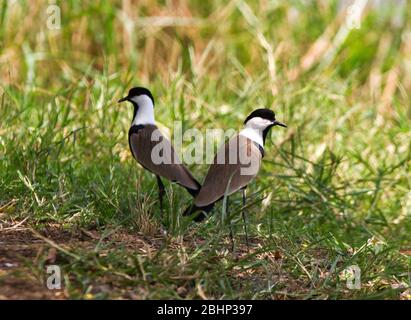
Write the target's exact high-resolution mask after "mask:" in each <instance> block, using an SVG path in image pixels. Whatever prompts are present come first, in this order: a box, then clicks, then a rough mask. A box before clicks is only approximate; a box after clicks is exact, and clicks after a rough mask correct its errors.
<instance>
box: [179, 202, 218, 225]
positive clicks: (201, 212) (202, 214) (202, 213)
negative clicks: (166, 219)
mask: <svg viewBox="0 0 411 320" xmlns="http://www.w3.org/2000/svg"><path fill="white" fill-rule="evenodd" d="M213 207H214V203H211V204H209V205H206V206H204V207H198V206H196V205H195V204H192V205H191V206H189V207H188V208H187V209H186V210H185V211H184V213H183V216H194V215H195V216H194V218H193V220H194V221H195V222H201V221H203V220H204V219H205V218H207V217H208V216H209V215H208V214H209V213H210V211H211V210H212V209H213Z"/></svg>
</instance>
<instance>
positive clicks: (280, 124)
mask: <svg viewBox="0 0 411 320" xmlns="http://www.w3.org/2000/svg"><path fill="white" fill-rule="evenodd" d="M273 126H280V127H284V128H287V125H286V124H284V123H282V122H280V121H277V120H274V122H273Z"/></svg>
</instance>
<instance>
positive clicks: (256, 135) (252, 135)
mask: <svg viewBox="0 0 411 320" xmlns="http://www.w3.org/2000/svg"><path fill="white" fill-rule="evenodd" d="M240 135H242V136H244V137H247V138H248V139H250V140H251V141H254V142H256V143H258V144H259V145H260V146H261V147H264V141H263V130H261V129H259V128H253V127H252V126H247V125H246V126H245V128H244V129H242V130H241V131H240Z"/></svg>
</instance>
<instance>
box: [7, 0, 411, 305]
mask: <svg viewBox="0 0 411 320" xmlns="http://www.w3.org/2000/svg"><path fill="white" fill-rule="evenodd" d="M57 3H58V4H59V5H60V6H61V9H62V29H61V30H59V31H51V30H48V29H47V28H46V23H45V19H46V17H45V10H46V7H47V2H46V1H39V5H38V6H32V5H30V4H29V2H28V1H19V2H17V3H15V4H11V3H10V2H9V1H7V0H5V1H2V2H1V4H0V8H2V9H1V10H2V12H1V14H0V24H1V25H0V42H1V45H0V76H1V85H0V115H1V121H0V233H2V232H6V231H4V230H3V228H9V227H12V226H13V225H15V224H17V223H19V222H21V221H23V220H24V219H26V220H24V223H23V224H22V225H21V226H22V227H24V228H28V229H34V230H37V231H38V232H40V233H43V232H44V230H47V228H50V226H52V227H53V228H58V230H62V232H63V231H64V232H69V233H70V234H74V235H76V234H78V233H79V232H83V231H84V230H85V232H88V231H89V232H94V234H95V235H96V237H95V239H94V238H91V239H89V240H88V242H87V243H88V245H87V246H85V247H84V246H82V245H76V243H75V242H74V243H72V242H69V241H68V240H67V239H66V240H67V243H66V246H64V244H65V243H64V241H63V242H61V243H60V242H59V244H60V245H63V247H64V248H66V249H67V250H63V251H61V250H60V249H58V259H57V264H59V265H60V266H61V267H62V269H63V275H64V277H65V278H64V285H65V291H64V296H65V297H67V298H80V299H81V298H120V297H124V298H140V299H141V298H155V299H157V298H166V299H173V298H177V299H180V298H196V299H198V298H216V299H228V298H231V299H245V298H248V299H272V298H278V299H294V298H300V299H326V298H328V299H354V298H355V299H367V298H375V299H398V298H404V297H407V291H406V290H407V288H409V287H410V286H411V275H410V267H411V259H410V256H409V253H408V255H407V254H406V253H404V252H406V250H409V249H410V248H411V243H410V241H411V233H410V230H411V219H410V214H411V211H410V210H411V203H410V201H411V191H410V185H411V170H410V160H411V148H410V147H411V143H410V141H411V134H410V132H411V130H410V129H411V127H410V118H411V112H410V110H411V109H410V97H409V92H410V89H411V79H410V77H409V70H408V69H409V62H410V61H409V56H410V53H411V52H410V46H409V37H410V32H411V28H410V21H411V19H409V12H410V4H408V3H407V4H406V5H405V6H404V7H403V8H400V9H399V10H397V11H395V8H394V7H390V6H389V5H388V6H387V8H378V7H369V8H368V9H367V10H366V12H365V13H364V16H363V19H362V25H361V28H360V29H358V30H356V29H355V30H352V31H351V32H350V33H349V34H348V36H347V38H346V39H345V40H344V41H343V42H342V43H341V44H337V46H336V47H332V45H331V42H332V41H333V39H334V37H335V35H336V33H337V32H338V30H339V28H340V27H341V26H342V25H343V20H342V19H341V18H338V17H341V16H338V12H337V11H338V3H337V2H336V1H329V2H321V5H319V2H316V1H312V2H310V1H308V2H304V3H302V2H298V1H297V2H294V1H290V2H288V3H286V2H284V3H283V2H266V1H257V2H252V3H248V4H247V3H246V2H243V1H232V2H229V3H225V2H223V1H219V0H215V1H212V2H211V3H210V4H209V5H205V2H203V1H180V2H176V3H179V4H175V5H172V4H171V3H172V2H170V3H169V2H165V3H166V4H159V3H156V2H154V1H145V2H143V3H142V4H133V5H130V7H122V4H121V3H122V2H121V1H113V2H112V3H109V2H106V1H101V2H100V1H97V2H96V1H85V2H81V3H80V2H76V1H57ZM124 3H127V2H124ZM296 10H298V11H296ZM125 15H127V16H128V18H126V17H125ZM166 16H174V17H179V18H177V19H174V20H167V19H166V18H165V17H166ZM144 17H145V18H147V17H157V18H152V19H151V20H147V19H146V20H144ZM401 17H402V19H401ZM127 21H134V25H133V24H132V23H131V22H127ZM398 21H399V22H398ZM130 23H131V24H130ZM127 28H129V29H127ZM326 29H327V30H329V31H328V33H324V32H325V30H326ZM322 35H323V37H324V38H323V40H324V41H325V42H326V43H327V45H326V46H325V47H326V48H327V50H330V51H334V52H335V55H333V56H332V58H331V60H327V58H326V57H327V52H329V51H327V50H325V51H322V50H320V49H317V50H313V51H310V48H312V45H313V44H314V43H315V42H316V41H317V40H318V39H319V38H320V37H321V36H322ZM407 39H408V40H407ZM307 55H309V56H310V57H312V58H313V62H312V63H311V64H310V65H309V66H308V67H302V65H303V61H304V59H307ZM407 59H408V60H407ZM407 63H408V65H407ZM407 68H408V69H407ZM407 70H408V71H407ZM292 74H296V76H292ZM394 75H397V77H396V79H393V77H394ZM393 83H394V85H393ZM132 85H143V86H146V87H148V88H150V89H151V91H152V92H153V94H154V97H155V98H156V108H155V111H156V120H157V121H158V123H159V125H160V126H161V128H162V129H163V130H165V127H168V128H169V129H170V130H171V132H172V130H173V128H172V127H171V124H173V121H175V120H179V121H182V122H183V127H184V129H187V128H191V127H195V128H197V129H199V130H200V131H201V132H202V133H205V131H206V129H207V128H223V129H229V128H234V129H239V128H240V127H241V125H242V121H243V119H244V118H245V117H246V116H247V115H248V114H249V113H250V111H252V110H253V109H255V108H257V107H261V106H265V107H269V108H271V109H273V110H274V111H275V112H276V115H277V118H278V119H279V120H280V121H284V122H285V123H287V124H288V129H287V130H283V129H282V128H279V129H275V130H273V132H272V134H271V137H270V138H269V139H268V140H269V141H268V143H267V145H266V156H265V158H264V162H263V166H262V169H261V171H260V173H259V176H258V178H257V179H256V181H255V182H254V183H253V184H251V185H250V186H249V191H248V192H249V195H250V198H249V202H248V209H247V210H248V213H249V214H248V220H249V225H248V227H249V233H250V236H251V240H252V241H251V242H252V246H253V249H252V250H251V251H250V253H247V251H246V250H245V244H244V241H245V240H244V239H245V238H244V233H243V225H242V219H241V215H240V214H239V212H240V211H241V196H240V194H238V195H235V196H232V197H230V213H231V215H232V216H233V221H232V223H233V225H234V229H235V234H236V245H237V255H234V256H233V255H232V254H231V252H230V251H229V249H230V243H229V238H228V226H227V224H225V223H223V224H222V223H221V214H222V212H223V210H224V209H223V208H222V205H221V204H220V205H219V206H217V208H216V210H215V214H214V216H213V217H212V218H210V219H209V220H208V221H206V222H205V223H203V224H200V225H194V224H192V223H190V221H187V220H186V219H183V218H182V217H181V213H182V211H183V210H184V208H185V207H186V206H187V205H188V204H189V202H190V197H189V196H188V195H187V194H186V192H185V191H184V190H183V189H181V188H180V187H178V186H175V185H170V184H167V201H166V210H165V212H164V213H160V212H159V206H158V203H157V193H156V192H157V190H156V184H155V179H154V178H153V176H152V175H150V174H149V173H147V172H145V171H144V170H142V168H141V167H139V166H138V165H137V164H136V163H135V161H134V160H133V159H132V157H131V155H130V152H129V150H128V141H127V131H128V126H129V123H130V121H131V119H130V117H131V115H132V110H131V107H130V106H126V105H118V104H117V103H116V101H117V100H118V99H119V98H120V97H122V96H123V95H124V94H125V92H126V91H127V90H128V89H129V88H130V87H131V86H132ZM188 144H189V142H187V141H186V142H185V143H184V146H187V145H188ZM190 169H191V170H192V172H194V175H195V176H196V177H197V178H198V179H199V180H200V181H202V179H203V177H204V175H205V173H206V171H207V165H196V166H191V167H190ZM79 230H83V231H79ZM87 230H88V231H87ZM16 232H18V231H16ZM74 238H75V237H74ZM74 238H73V239H74ZM56 242H58V241H57V240H56ZM55 245H56V243H54V242H52V243H50V242H48V243H46V244H45V246H46V247H47V248H48V247H50V246H51V247H52V246H55ZM59 248H60V247H59ZM408 252H409V251H408ZM24 261H25V267H27V268H28V270H30V273H31V274H33V275H34V278H35V279H37V281H38V282H40V281H42V280H44V278H45V276H46V275H45V271H44V270H45V264H47V263H48V262H47V252H46V251H45V252H42V253H40V256H39V257H38V258H36V259H31V258H25V260H24ZM351 265H358V266H359V267H360V269H361V272H362V276H361V284H362V288H361V289H360V290H348V289H347V287H346V281H345V280H344V278H343V277H342V272H343V271H344V270H345V269H346V268H347V267H349V266H351ZM0 271H1V270H0ZM9 276H10V274H8V273H1V272H0V287H1V284H2V281H3V282H4V281H5V280H6V278H7V277H9ZM0 290H1V289H0ZM408 297H409V291H408Z"/></svg>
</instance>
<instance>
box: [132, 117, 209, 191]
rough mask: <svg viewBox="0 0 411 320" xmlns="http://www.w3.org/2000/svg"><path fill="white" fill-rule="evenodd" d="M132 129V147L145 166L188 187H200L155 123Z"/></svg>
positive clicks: (137, 158)
mask: <svg viewBox="0 0 411 320" xmlns="http://www.w3.org/2000/svg"><path fill="white" fill-rule="evenodd" d="M132 129H133V127H132V128H131V129H130V132H129V143H130V149H131V152H132V154H133V156H134V158H135V159H136V160H137V161H138V162H139V163H140V164H141V165H142V166H143V167H144V168H146V169H147V170H149V171H151V172H152V173H154V174H156V175H158V176H161V177H164V178H166V179H168V180H170V181H172V182H176V183H178V184H180V185H182V186H183V187H186V188H188V189H191V190H198V189H200V187H201V186H200V184H199V183H198V182H197V181H196V179H195V178H194V177H193V176H192V174H191V173H190V171H188V169H187V168H186V167H185V166H184V165H183V164H182V163H181V161H180V159H179V157H178V155H177V154H176V152H175V151H174V148H173V146H172V145H171V143H170V141H168V139H167V138H166V137H164V136H163V135H162V134H161V132H160V130H159V129H158V128H157V127H156V126H155V125H144V126H139V127H137V128H136V127H134V129H133V130H132Z"/></svg>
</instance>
